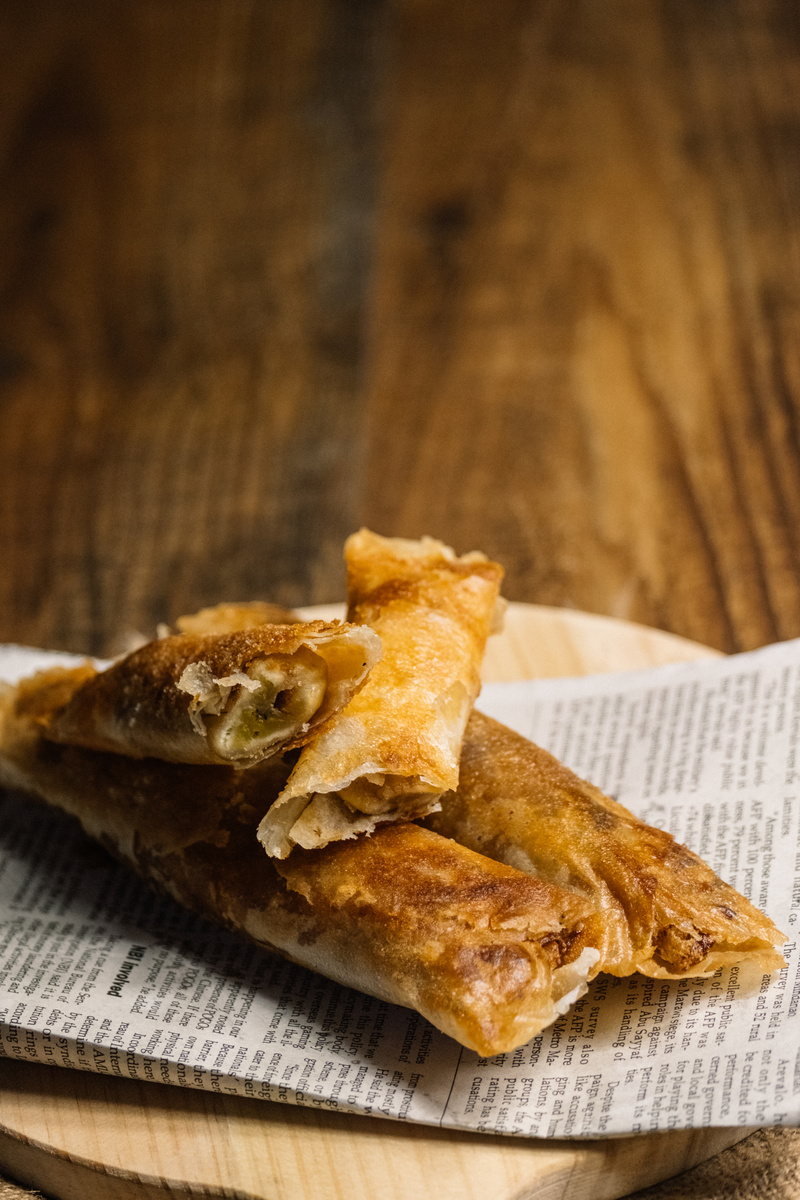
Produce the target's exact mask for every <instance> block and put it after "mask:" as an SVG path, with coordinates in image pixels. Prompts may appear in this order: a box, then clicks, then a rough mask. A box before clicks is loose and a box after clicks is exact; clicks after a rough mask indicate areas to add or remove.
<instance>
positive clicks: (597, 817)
mask: <svg viewBox="0 0 800 1200" xmlns="http://www.w3.org/2000/svg"><path fill="white" fill-rule="evenodd" d="M426 825H427V826H428V827H429V828H431V829H434V830H436V831H437V832H438V833H441V834H443V835H444V836H446V837H451V838H455V839H456V841H458V842H461V843H462V845H465V846H469V847H471V848H472V849H473V850H476V851H479V852H480V853H482V854H486V855H488V856H489V857H490V858H494V859H497V860H498V861H499V862H504V863H508V864H510V865H512V866H515V867H517V868H519V869H520V870H523V871H528V872H530V873H531V874H532V875H533V876H535V877H536V878H539V879H545V880H549V881H551V882H554V883H558V884H560V885H561V886H564V887H571V888H576V889H577V890H578V891H580V893H581V894H582V895H584V896H585V897H586V898H587V900H588V901H589V902H590V903H591V906H592V913H591V915H590V916H588V917H587V919H586V921H585V923H584V930H583V934H582V938H583V944H584V945H587V946H593V947H595V948H596V949H597V950H598V951H599V952H600V957H599V959H598V961H597V964H596V966H595V968H594V971H593V973H595V972H598V971H606V972H608V973H609V974H612V975H629V974H631V973H632V972H634V971H639V972H641V973H642V974H644V975H650V976H653V977H655V978H661V979H665V978H667V979H668V978H673V977H681V976H687V975H711V974H713V973H714V971H716V970H717V969H718V968H719V967H723V966H727V965H729V964H731V963H734V962H740V961H741V960H743V959H749V960H751V961H752V962H753V963H754V964H755V965H756V966H757V967H759V968H760V969H761V970H762V971H764V972H767V971H774V970H776V969H778V968H779V967H782V966H784V965H785V963H784V960H783V958H782V956H781V955H780V954H779V953H778V951H777V950H776V949H775V947H776V946H780V945H782V944H783V942H785V940H786V939H785V937H784V935H783V934H782V933H781V932H780V931H779V930H778V929H777V928H776V927H775V925H774V924H773V923H772V921H770V919H769V918H768V917H766V916H765V915H764V914H763V913H761V912H759V910H758V909H757V908H755V907H754V906H753V905H752V904H751V903H750V902H749V900H746V899H745V897H744V896H741V895H739V893H738V892H737V891H735V890H734V888H732V887H731V886H730V885H729V884H727V883H724V882H723V881H722V880H721V879H720V878H719V877H718V876H717V875H716V874H715V873H714V872H713V871H712V869H711V867H709V866H708V865H707V864H706V863H704V862H703V860H702V859H701V858H699V857H698V856H697V855H696V854H694V853H693V852H692V851H691V850H688V849H687V848H686V847H685V846H682V845H680V844H679V843H678V842H676V841H675V839H674V838H673V837H672V836H671V834H669V833H666V832H664V831H663V830H661V829H654V828H653V827H652V826H650V825H646V824H645V823H644V822H643V821H640V820H639V819H638V818H637V817H635V816H634V815H633V814H632V813H630V812H629V811H628V810H627V809H626V808H623V806H622V805H621V804H617V803H616V802H615V801H614V800H611V799H610V798H609V797H608V796H604V795H603V793H602V792H601V791H599V789H598V788H596V787H594V786H593V785H592V784H591V783H587V782H585V781H584V780H582V779H579V778H578V776H576V775H574V774H573V773H572V771H569V770H568V769H567V768H566V767H564V766H562V764H561V763H559V762H558V761H557V759H555V758H554V757H553V756H552V755H551V754H548V753H547V751H545V750H542V749H541V748H540V747H539V746H536V745H534V744H533V743H532V742H529V741H528V740H527V739H526V738H523V737H520V736H519V734H516V733H514V732H513V731H512V730H510V729H507V728H506V727H505V726H504V725H501V724H500V723H499V722H497V721H494V720H492V719H491V718H489V717H486V716H483V715H482V714H481V713H478V712H475V713H473V715H472V717H471V718H470V722H469V725H468V726H467V732H466V736H465V738H464V746H463V750H462V755H461V778H460V780H459V785H458V789H457V790H456V791H454V792H453V793H450V794H448V795H446V796H444V797H443V798H442V808H441V811H440V812H437V813H436V814H434V815H432V816H431V817H428V818H427V820H426Z"/></svg>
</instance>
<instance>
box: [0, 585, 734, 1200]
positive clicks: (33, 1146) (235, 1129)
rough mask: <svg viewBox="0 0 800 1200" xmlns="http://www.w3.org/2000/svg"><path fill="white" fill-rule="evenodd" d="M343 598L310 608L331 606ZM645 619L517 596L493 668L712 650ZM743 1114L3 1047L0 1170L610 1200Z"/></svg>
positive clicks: (578, 665) (540, 671)
mask: <svg viewBox="0 0 800 1200" xmlns="http://www.w3.org/2000/svg"><path fill="white" fill-rule="evenodd" d="M341 611H342V610H341V606H339V605H335V606H333V605H326V606H325V607H324V608H316V609H308V610H305V613H304V615H305V614H306V613H307V614H308V615H313V616H315V617H318V616H330V615H334V616H338V615H340V614H341ZM714 654H715V651H713V650H709V649H707V648H706V647H703V646H698V645H696V644H695V643H694V642H688V641H685V640H684V639H683V638H678V637H674V636H672V635H671V634H667V633H660V632H658V631H656V630H652V629H645V628H643V627H642V626H638V625H631V624H628V623H626V622H622V621H615V620H612V619H610V618H606V617H592V616H588V615H586V614H584V613H574V612H568V611H565V610H561V609H548V608H539V607H535V606H532V605H526V604H512V605H511V606H510V608H509V612H508V615H507V620H506V628H505V631H504V633H503V634H501V635H500V636H499V637H496V638H492V639H491V640H490V644H489V650H488V653H487V656H486V662H485V669H484V678H485V679H486V680H487V681H488V680H492V681H497V680H500V681H502V680H511V679H524V678H530V677H532V676H534V675H536V676H539V677H542V676H555V675H580V674H590V673H592V672H595V671H610V670H624V669H627V668H632V667H645V666H652V665H655V664H657V663H667V662H683V661H686V660H688V659H692V658H703V657H710V656H712V655H714ZM749 1132H750V1130H747V1129H710V1130H697V1131H691V1132H686V1131H681V1132H677V1133H665V1134H649V1135H646V1136H640V1137H635V1138H634V1137H631V1138H616V1139H610V1140H598V1141H592V1142H588V1141H586V1142H572V1141H561V1142H544V1141H535V1140H525V1139H508V1138H500V1137H487V1136H485V1135H482V1134H467V1133H454V1132H451V1131H447V1130H439V1129H430V1128H427V1127H425V1126H422V1125H403V1124H400V1123H399V1122H394V1121H381V1120H375V1119H373V1118H371V1117H358V1116H349V1115H346V1114H342V1113H320V1112H316V1111H312V1110H310V1109H306V1108H291V1107H289V1106H286V1105H279V1104H272V1103H268V1102H265V1101H259V1100H239V1099H236V1098H234V1097H229V1096H216V1095H208V1094H206V1093H204V1092H187V1091H184V1090H183V1089H178V1088H169V1087H164V1086H160V1085H158V1084H144V1083H137V1082H134V1081H133V1080H123V1079H106V1078H103V1077H100V1076H95V1075H87V1074H83V1073H80V1072H76V1071H64V1070H62V1071H58V1070H48V1069H45V1068H42V1067H37V1066H33V1065H29V1064H24V1063H17V1062H10V1061H2V1060H0V1169H1V1170H3V1171H5V1172H6V1173H7V1174H8V1175H10V1176H12V1177H13V1178H16V1179H18V1180H19V1181H20V1182H22V1183H26V1184H28V1185H30V1186H32V1187H38V1188H41V1189H42V1190H43V1191H44V1192H45V1193H47V1194H48V1195H50V1196H53V1197H58V1198H59V1200H141V1198H142V1197H147V1196H152V1197H156V1196H160V1197H162V1198H163V1197H165V1196H167V1195H168V1196H171V1197H187V1198H188V1197H189V1196H198V1195H200V1196H206V1197H208V1196H220V1197H221V1196H225V1197H237V1198H238V1197H241V1198H243V1200H244V1198H247V1200H255V1198H258V1200H431V1198H432V1197H436V1200H522V1198H523V1197H529V1196H532V1195H534V1194H535V1195H536V1197H537V1200H542V1198H545V1200H561V1198H565V1200H566V1198H567V1197H568V1200H584V1198H585V1200H613V1198H615V1197H619V1196H624V1195H626V1194H627V1193H629V1192H631V1191H635V1190H636V1189H638V1188H642V1187H647V1186H648V1185H650V1184H652V1183H657V1182H658V1181H660V1180H662V1179H666V1178H668V1177H669V1176H671V1175H676V1174H678V1172H680V1171H683V1170H686V1169H687V1168H689V1167H692V1166H695V1165H696V1164H697V1163H699V1162H702V1161H703V1160H704V1159H706V1158H709V1157H710V1156H711V1155H713V1154H716V1153H717V1152H718V1151H720V1150H723V1149H725V1148H726V1147H727V1146H731V1145H733V1144H734V1142H737V1141H739V1140H741V1139H742V1138H743V1137H745V1136H746V1135H747V1134H748V1133H749Z"/></svg>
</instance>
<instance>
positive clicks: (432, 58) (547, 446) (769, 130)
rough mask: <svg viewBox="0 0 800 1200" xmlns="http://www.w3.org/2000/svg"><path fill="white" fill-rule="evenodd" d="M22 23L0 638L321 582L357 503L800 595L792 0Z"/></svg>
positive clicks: (680, 600) (626, 569)
mask: <svg viewBox="0 0 800 1200" xmlns="http://www.w3.org/2000/svg"><path fill="white" fill-rule="evenodd" d="M0 47H1V48H2V49H1V50H0V53H1V54H2V70H0V162H1V163H2V187H0V246H2V250H1V251H0V563H2V572H1V573H0V639H2V640H12V639H13V640H18V641H23V642H29V643H33V644H39V645H48V646H55V647H63V648H68V649H73V650H78V651H95V652H103V653H105V652H110V651H113V650H114V649H116V648H118V647H119V646H120V644H121V639H122V638H123V636H124V635H125V634H126V633H127V632H129V631H131V630H135V629H140V630H144V631H145V632H152V630H153V629H154V627H155V624H156V622H157V621H159V620H162V619H165V618H166V619H169V618H170V617H174V616H175V615H176V614H178V613H179V612H182V611H188V610H190V609H192V608H196V607H198V606H200V605H201V604H204V603H209V602H212V601H215V600H217V599H218V598H220V597H221V596H226V597H236V598H238V597H242V598H247V597H254V596H269V597H271V598H273V599H275V600H278V601H282V602H284V603H289V604H295V603H306V604H308V603H319V602H324V601H328V600H332V599H336V598H338V597H339V596H340V595H341V594H342V591H343V571H342V567H341V561H340V548H341V543H342V541H343V538H344V537H345V535H346V534H347V533H348V532H349V531H351V530H352V529H354V528H356V527H357V526H358V525H360V524H362V523H365V524H368V525H370V526H372V527H374V528H377V529H378V530H380V531H381V532H384V533H388V534H404V535H409V536H417V535H419V534H421V533H424V532H430V533H433V534H435V535H437V536H439V537H442V538H444V539H445V540H447V541H449V542H451V543H452V544H454V545H455V546H456V547H457V548H458V549H459V550H467V549H471V548H473V547H480V548H481V549H483V550H486V551H487V552H488V553H490V554H491V555H493V556H495V557H497V558H499V559H500V560H501V561H502V562H504V563H505V565H506V568H507V572H508V574H507V585H506V594H507V595H508V596H509V597H510V598H512V599H517V600H526V601H533V602H536V603H542V604H551V605H557V606H567V607H573V608H580V609H585V610H587V611H591V612H596V613H602V614H609V615H613V616H618V617H625V618H629V619H631V620H636V621H640V622H643V623H645V624H650V625H654V626H658V627H661V628H663V629H666V630H669V631H672V632H674V633H678V634H682V635H683V636H685V637H689V638H692V639H695V640H697V641H700V642H704V643H706V644H708V645H711V646H715V647H717V648H719V649H723V650H727V651H730V650H736V649H741V648H749V647H753V646H757V645H760V644H763V643H766V642H768V641H771V640H775V639H776V638H786V637H793V636H797V635H798V634H800V570H798V554H799V552H800V538H799V537H798V529H800V403H799V402H800V337H798V334H800V173H799V172H798V162H799V161H800V13H799V12H798V7H797V4H792V3H779V0H707V2H705V3H702V4H701V3H690V2H685V3H673V4H664V3H662V4H657V3H655V0H602V2H601V0H594V2H592V0H539V2H537V3H534V2H532V0H495V2H494V3H492V4H482V3H479V2H478V0H467V2H464V0H462V2H461V3H456V0H396V2H395V3H388V2H387V0H269V2H268V3H264V0H137V2H136V3H133V4H132V3H122V0H117V2H114V0H71V3H69V4H64V3H61V2H60V0H6V3H5V4H4V5H3V6H2V11H0ZM798 1138H800V1135H798V1137H795V1135H794V1134H791V1133H790V1134H785V1135H783V1136H782V1139H781V1141H780V1146H781V1156H782V1158H783V1160H784V1161H786V1156H787V1155H794V1156H795V1161H796V1160H797V1158H798V1157H800V1141H799V1140H798ZM775 1144H776V1145H777V1144H778V1142H777V1140H776V1141H775ZM729 1153H730V1154H735V1153H736V1151H731V1152H729ZM709 1186H710V1185H709ZM776 1195H777V1193H776Z"/></svg>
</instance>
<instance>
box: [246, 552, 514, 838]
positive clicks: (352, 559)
mask: <svg viewBox="0 0 800 1200" xmlns="http://www.w3.org/2000/svg"><path fill="white" fill-rule="evenodd" d="M345 558H346V561H347V575H348V598H349V610H348V620H350V621H354V622H356V623H357V624H359V625H362V626H370V627H371V628H372V629H374V630H375V631H376V632H377V633H378V634H380V638H381V642H382V644H383V657H382V658H381V661H380V662H379V663H378V664H377V666H376V667H375V669H374V670H373V671H372V673H371V674H370V677H369V679H368V681H367V683H366V685H365V686H364V688H363V689H362V690H361V692H360V693H359V694H358V695H357V696H356V697H355V699H354V700H352V701H351V702H350V704H349V705H348V707H347V709H346V710H345V712H344V714H343V715H342V717H341V718H340V719H339V721H337V723H336V725H335V726H331V727H329V728H328V729H326V730H325V731H324V732H323V733H322V734H321V735H319V736H318V737H316V738H314V740H313V741H312V742H311V743H309V744H308V745H307V746H306V748H305V749H304V751H303V753H302V754H301V756H300V759H299V761H298V763H297V765H296V767H295V769H294V771H293V773H292V776H291V778H290V779H289V782H288V785H287V786H286V788H285V790H284V791H283V793H282V794H281V796H280V797H279V799H278V801H277V803H276V804H275V805H274V806H273V807H272V809H271V810H270V811H269V813H268V814H267V815H266V816H265V818H264V820H263V821H262V822H261V826H260V828H259V834H258V836H259V838H260V839H261V842H262V843H263V845H264V848H265V849H266V851H267V853H268V854H270V855H272V856H274V857H275V858H285V857H286V856H287V855H288V854H289V853H290V852H291V850H292V847H293V846H295V845H298V846H303V847H305V848H306V849H312V848H316V847H319V846H324V845H327V844H328V843H329V842H332V841H338V840H340V839H342V838H351V837H355V836H356V835H357V834H360V833H369V832H371V831H372V830H374V829H375V828H376V827H377V826H378V825H379V824H381V823H382V822H386V821H398V820H413V819H414V818H416V817H420V816H423V815H424V814H425V813H428V812H431V811H433V810H434V809H435V808H436V807H437V805H438V802H439V796H440V795H441V794H442V792H445V791H448V790H449V789H451V788H453V787H455V785H456V782H457V780H458V758H459V754H460V751H461V739H462V737H463V734H464V728H465V726H466V723H467V719H468V717H469V713H470V710H471V708H472V704H473V702H474V700H475V697H476V696H477V694H478V692H479V690H480V666H481V660H482V658H483V651H484V648H485V645H486V638H487V636H488V634H489V632H490V630H491V627H492V623H493V619H494V616H495V612H496V606H497V603H498V589H499V586H500V581H501V578H502V574H503V572H502V568H501V567H499V566H498V565H497V564H496V563H492V562H489V561H488V560H487V559H486V558H485V556H484V555H482V554H478V553H473V554H465V555H464V556H463V557H462V558H456V556H455V554H454V553H453V551H452V550H451V549H450V548H449V547H448V546H445V545H443V544H442V543H441V542H437V541H434V539H433V538H423V539H422V540H421V541H419V542H414V541H406V540H404V539H402V538H382V537H379V536H378V535H377V534H374V533H370V532H369V531H368V530H366V529H362V530H361V531H360V533H357V534H354V535H353V536H352V537H351V538H349V539H348V541H347V543H346V546H345Z"/></svg>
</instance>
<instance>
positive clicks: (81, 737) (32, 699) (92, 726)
mask: <svg viewBox="0 0 800 1200" xmlns="http://www.w3.org/2000/svg"><path fill="white" fill-rule="evenodd" d="M379 657H380V640H379V638H378V637H377V635H376V634H375V633H373V631H372V630H371V629H362V628H359V627H357V626H353V625H350V626H348V625H342V624H341V623H339V622H332V623H329V624H326V623H325V622H323V621H315V622H312V623H309V624H294V625H259V626H258V627H257V628H252V629H249V630H243V631H240V632H238V633H228V634H223V635H212V634H208V635H202V634H182V635H177V636H174V637H166V638H161V639H160V640H159V641H155V642H148V643H147V644H146V645H145V646H142V647H141V649H139V650H135V651H134V652H133V653H132V654H128V655H127V656H126V657H125V658H123V659H120V660H119V661H118V662H116V663H115V664H114V665H113V666H111V667H109V668H108V669H107V670H105V671H96V670H95V669H94V668H93V667H91V666H90V665H86V666H83V667H78V668H74V669H71V670H65V669H63V668H62V669H54V670H50V671H45V672H42V673H40V674H39V675H36V676H34V677H33V678H32V679H30V680H27V681H25V683H24V684H23V686H22V687H21V689H20V693H19V696H18V700H17V703H18V704H19V706H20V712H21V713H26V714H28V715H29V716H31V717H32V718H33V719H35V720H36V721H37V723H38V725H39V727H40V728H41V730H42V732H43V733H44V735H45V736H46V737H47V738H49V739H51V740H52V741H57V742H65V743H69V744H72V745H79V746H84V747H86V748H88V749H92V750H109V751H113V752H114V753H117V754H125V755H128V756H131V757H133V758H142V757H145V756H153V757H156V758H162V759H165V760H167V761H170V762H184V763H233V764H236V765H238V766H249V765H251V764H252V763H254V762H258V761H260V760H262V759H264V758H268V757H271V756H273V755H275V754H280V753H282V752H283V751H285V750H288V749H291V748H292V747H295V746H299V745H302V744H303V743H304V742H305V741H307V740H308V739H309V738H310V737H312V736H314V735H315V734H316V733H317V732H318V731H320V730H322V729H324V728H325V727H326V725H327V724H329V723H330V722H331V720H332V719H333V718H334V717H335V716H336V715H337V714H338V713H339V712H340V711H341V710H342V709H343V708H344V707H345V706H346V705H347V703H348V701H349V700H350V699H351V698H352V697H353V695H354V694H355V693H356V692H357V691H358V689H359V687H361V685H362V684H363V682H364V680H365V679H366V677H367V674H368V672H369V670H370V668H371V667H372V666H373V665H374V663H375V662H376V661H377V660H378V658H379Z"/></svg>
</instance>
